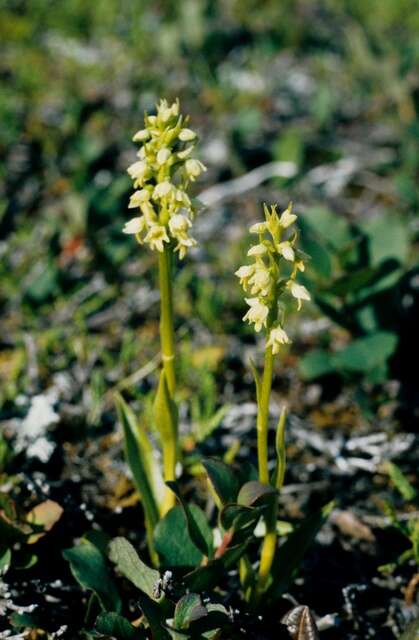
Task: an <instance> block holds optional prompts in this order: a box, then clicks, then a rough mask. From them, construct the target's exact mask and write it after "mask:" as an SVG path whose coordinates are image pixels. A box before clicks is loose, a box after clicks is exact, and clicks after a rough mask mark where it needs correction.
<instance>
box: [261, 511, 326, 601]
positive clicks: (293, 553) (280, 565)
mask: <svg viewBox="0 0 419 640" xmlns="http://www.w3.org/2000/svg"><path fill="white" fill-rule="evenodd" d="M332 508H333V502H329V503H328V504H327V505H325V506H324V507H323V508H322V509H320V511H318V512H317V513H315V514H313V515H311V516H309V517H308V518H306V519H305V520H304V521H303V522H302V523H301V524H300V525H299V526H298V527H296V528H295V529H294V531H293V532H292V533H291V535H290V536H289V537H288V538H287V540H286V541H285V543H284V544H283V545H281V546H280V547H279V549H277V551H276V554H275V558H274V562H273V565H272V569H271V578H272V583H271V586H270V588H269V589H268V594H267V595H269V598H270V599H271V600H274V601H275V600H277V599H278V598H280V596H281V595H282V594H283V593H284V592H285V591H286V590H287V589H288V587H289V586H290V584H291V582H292V580H293V576H294V573H295V572H296V571H297V569H298V568H299V566H300V565H301V562H302V560H303V558H304V556H305V554H306V552H307V550H308V548H309V547H310V545H311V544H312V543H313V542H314V539H315V537H316V535H317V534H318V532H319V531H320V529H321V527H322V526H323V524H324V523H325V521H326V520H327V518H328V516H329V514H330V512H331V511H332Z"/></svg>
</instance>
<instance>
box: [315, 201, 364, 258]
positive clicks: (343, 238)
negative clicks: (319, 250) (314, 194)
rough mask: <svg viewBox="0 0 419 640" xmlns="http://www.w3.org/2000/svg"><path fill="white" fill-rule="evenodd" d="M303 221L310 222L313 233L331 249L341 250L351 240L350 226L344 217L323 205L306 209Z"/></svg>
mask: <svg viewBox="0 0 419 640" xmlns="http://www.w3.org/2000/svg"><path fill="white" fill-rule="evenodd" d="M304 221H305V222H306V223H308V224H310V226H311V227H312V229H313V231H314V233H316V234H317V235H318V236H320V237H321V239H322V241H323V242H324V243H325V244H327V245H329V246H330V247H331V248H332V249H335V250H343V249H344V248H345V247H346V246H347V245H348V244H350V243H351V242H352V241H353V237H352V234H351V229H350V226H349V224H348V222H347V221H346V220H345V218H344V217H343V216H342V215H339V214H337V213H333V212H332V211H329V209H326V208H325V207H311V208H309V209H306V210H305V212H304Z"/></svg>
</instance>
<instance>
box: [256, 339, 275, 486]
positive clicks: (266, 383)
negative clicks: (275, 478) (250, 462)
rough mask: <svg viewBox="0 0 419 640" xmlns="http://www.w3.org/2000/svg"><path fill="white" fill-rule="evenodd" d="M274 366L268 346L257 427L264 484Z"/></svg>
mask: <svg viewBox="0 0 419 640" xmlns="http://www.w3.org/2000/svg"><path fill="white" fill-rule="evenodd" d="M272 366H273V355H272V349H271V348H270V347H267V348H266V350H265V363H264V368H263V377H262V383H261V387H260V397H259V403H258V404H259V406H258V415H257V421H256V429H257V441H258V442H257V445H258V465H259V480H260V482H263V483H264V484H269V471H268V420H269V398H270V395H271V386H272Z"/></svg>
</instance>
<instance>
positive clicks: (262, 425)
mask: <svg viewBox="0 0 419 640" xmlns="http://www.w3.org/2000/svg"><path fill="white" fill-rule="evenodd" d="M272 369H273V354H272V349H271V348H270V347H267V348H266V349H265V362H264V367H263V376H262V382H261V386H260V394H259V402H258V415H257V423H256V426H257V440H258V442H257V444H258V464H259V480H260V482H263V483H264V484H270V481H269V469H268V422H269V400H270V395H271V387H272ZM277 513H278V500H277V497H276V496H275V497H274V498H273V499H272V504H271V505H270V506H269V507H268V510H267V513H266V516H265V523H266V534H265V537H264V539H263V543H262V549H261V555H260V564H259V574H258V579H257V584H256V587H255V592H254V595H253V600H254V603H255V604H257V603H258V601H259V599H260V597H261V595H262V594H263V592H264V590H265V588H266V586H267V583H268V579H269V575H270V571H271V567H272V562H273V559H274V556H275V549H276V520H277Z"/></svg>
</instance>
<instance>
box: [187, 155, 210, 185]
mask: <svg viewBox="0 0 419 640" xmlns="http://www.w3.org/2000/svg"><path fill="white" fill-rule="evenodd" d="M206 170H207V168H206V166H205V165H204V164H203V163H202V162H201V161H200V160H196V158H190V159H189V160H186V162H185V171H186V173H187V175H188V177H189V179H190V180H195V179H196V178H197V177H198V176H200V175H201V173H202V172H203V171H206Z"/></svg>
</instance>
